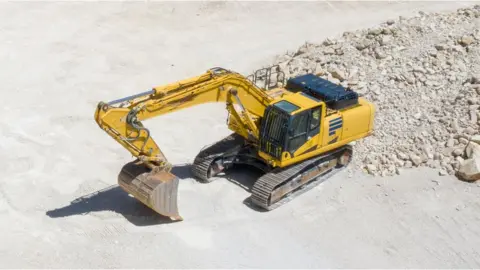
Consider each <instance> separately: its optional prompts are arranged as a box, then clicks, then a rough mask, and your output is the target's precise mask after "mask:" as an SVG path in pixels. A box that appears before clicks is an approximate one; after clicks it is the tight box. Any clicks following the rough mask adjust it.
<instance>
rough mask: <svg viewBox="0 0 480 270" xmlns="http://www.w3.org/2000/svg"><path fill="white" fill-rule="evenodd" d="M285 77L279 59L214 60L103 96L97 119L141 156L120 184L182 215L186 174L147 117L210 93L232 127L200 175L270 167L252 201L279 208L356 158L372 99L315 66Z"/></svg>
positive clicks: (208, 98) (162, 210)
mask: <svg viewBox="0 0 480 270" xmlns="http://www.w3.org/2000/svg"><path fill="white" fill-rule="evenodd" d="M284 77H285V76H284V74H283V73H282V72H280V71H279V67H278V66H273V67H270V68H265V69H261V70H259V71H257V72H255V73H254V74H253V75H251V76H249V77H244V76H242V75H240V74H238V73H235V72H232V71H229V70H226V69H223V68H213V69H210V70H208V71H207V72H206V73H204V74H202V75H200V76H196V77H193V78H189V79H186V80H182V81H179V82H176V83H173V84H168V85H164V86H159V87H154V88H153V89H151V90H149V91H146V92H143V93H140V94H137V95H133V96H130V97H126V98H121V99H118V100H115V101H112V102H108V103H105V102H100V103H99V104H98V106H97V109H96V112H95V121H96V122H97V124H98V125H99V126H100V127H101V128H102V129H103V130H104V131H105V132H106V133H107V134H109V135H110V136H111V137H112V138H113V139H115V140H116V141H117V142H118V143H120V144H121V145H122V146H123V147H124V148H126V149H127V150H128V151H129V152H130V153H131V154H132V155H133V156H134V157H136V160H135V161H134V162H130V163H128V164H126V165H125V166H124V167H123V168H122V170H121V172H120V174H119V176H118V183H119V185H120V187H121V188H122V189H123V190H125V191H126V192H128V193H129V194H131V195H132V196H134V197H135V198H136V199H138V200H139V201H140V202H142V203H143V204H145V205H146V206H148V207H150V208H151V209H153V210H154V211H156V212H157V213H159V214H161V215H164V216H168V217H170V218H171V219H173V220H183V218H182V217H181V216H180V214H179V211H178V205H177V193H178V185H179V181H178V178H177V177H176V176H175V175H174V174H172V173H171V172H170V170H171V167H172V165H171V164H170V163H169V162H168V161H167V158H166V157H165V155H164V154H163V153H162V151H161V150H160V148H159V147H158V145H157V144H156V142H155V141H154V140H153V137H152V135H151V134H150V131H149V130H148V129H147V128H146V127H144V126H143V124H142V122H141V121H142V120H145V119H149V118H153V117H156V116H160V115H163V114H167V113H171V112H174V111H178V110H181V109H186V108H188V107H192V106H195V105H199V104H203V103H210V102H223V103H225V104H226V108H227V111H228V112H229V117H228V121H227V125H228V128H229V129H230V130H231V131H232V134H231V135H230V136H228V137H226V138H224V139H223V140H221V141H219V142H216V143H214V144H212V145H211V146H208V147H206V148H204V149H202V150H201V151H200V153H198V155H197V156H196V157H195V159H194V162H193V164H192V166H191V171H192V175H193V176H194V177H195V178H196V179H197V180H199V181H202V182H210V181H212V179H214V176H215V175H217V174H218V173H220V172H225V173H226V172H228V170H229V168H231V167H233V166H236V165H238V164H247V165H250V166H252V167H255V168H257V169H260V170H261V171H263V175H262V176H261V177H260V178H259V179H257V180H256V181H255V183H253V187H252V196H251V202H252V203H253V204H254V205H256V206H258V207H260V208H263V209H266V210H271V209H274V208H276V207H278V206H279V205H281V204H283V203H285V202H286V201H289V200H291V199H292V198H293V197H295V196H297V195H299V194H301V193H303V192H305V191H306V190H309V189H310V188H312V187H313V186H315V185H317V184H319V183H320V182H322V181H324V180H325V179H327V178H328V177H329V176H331V175H333V174H334V173H336V172H338V171H339V170H341V169H342V168H344V167H345V166H347V165H348V164H349V162H350V160H351V158H352V154H353V149H352V147H351V146H350V145H349V143H350V142H353V141H355V140H358V139H361V138H364V137H366V136H369V135H370V134H372V132H373V119H374V117H373V116H374V111H375V109H374V107H373V105H372V104H371V103H370V102H368V101H367V100H365V99H364V98H362V97H359V96H358V95H357V93H356V92H354V91H353V90H351V89H345V88H343V87H342V86H340V85H336V84H333V83H331V82H329V81H327V80H325V79H322V78H320V77H318V76H316V75H314V74H306V75H302V76H297V77H295V78H290V79H288V80H285V78H284ZM260 81H261V82H263V83H264V85H263V87H260V86H258V84H259V82H260Z"/></svg>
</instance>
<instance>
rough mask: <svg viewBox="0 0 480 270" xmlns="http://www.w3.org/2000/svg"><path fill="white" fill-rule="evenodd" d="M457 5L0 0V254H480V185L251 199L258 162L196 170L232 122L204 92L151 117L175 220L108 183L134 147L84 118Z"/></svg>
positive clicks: (391, 182)
mask: <svg viewBox="0 0 480 270" xmlns="http://www.w3.org/2000/svg"><path fill="white" fill-rule="evenodd" d="M467 4H468V5H470V4H472V3H460V2H454V1H450V2H404V3H401V2H359V1H356V2H344V3H340V2H296V3H295V2H291V3H289V2H282V3H280V2H268V3H267V2H265V3H262V2H250V3H246V2H238V3H213V2H209V3H199V2H195V3H160V2H157V3H133V2H132V3H113V2H103V3H46V2H45V3H39V2H24V3H5V2H4V3H1V4H0V33H1V35H0V60H1V63H2V64H1V66H0V67H1V72H0V81H1V82H2V90H1V91H2V97H1V98H0V104H1V106H0V110H1V117H0V121H1V125H0V136H1V140H0V159H1V161H2V162H1V163H0V164H1V165H0V169H1V171H2V173H3V175H4V177H2V178H1V180H0V221H1V222H0V240H1V243H2V244H1V245H0V262H1V263H0V266H1V267H5V268H12V267H15V268H112V267H121V268H128V267H130V268H143V267H154V268H165V267H169V268H182V267H183V268H186V267H189V268H197V267H208V268H217V267H223V268H227V267H228V268H252V267H269V268H272V267H275V268H310V267H315V268H319V267H351V268H352V267H353V268H358V267H366V268H373V267H375V268H392V267H395V268H402V267H415V268H429V267H430V268H438V267H447V268H478V267H480V256H479V254H478V243H480V226H479V219H478V211H479V210H480V205H479V203H478V196H479V191H480V187H479V185H478V184H469V183H464V182H460V181H458V180H457V179H456V178H455V177H453V176H445V177H439V176H438V173H437V172H436V171H434V170H429V169H427V168H420V169H412V170H409V171H407V172H405V173H403V174H402V175H397V176H392V177H386V178H375V177H371V176H367V175H365V174H363V173H361V172H358V173H355V174H353V176H352V177H351V178H349V177H348V175H347V173H340V174H338V175H337V176H336V177H334V178H332V179H331V180H330V181H329V182H326V183H325V184H323V185H321V186H319V187H317V188H316V189H314V190H312V191H310V192H309V193H306V194H304V195H302V196H301V197H299V198H297V199H296V200H295V201H292V202H290V203H289V204H286V205H284V206H283V207H281V208H279V209H277V210H275V211H273V212H268V213H260V212H256V211H254V210H252V209H250V208H249V207H248V206H246V205H244V204H243V200H244V199H245V198H247V197H248V195H249V194H248V192H247V191H246V190H245V189H243V188H242V187H240V186H238V185H236V184H234V183H233V182H235V181H237V182H238V181H239V182H242V183H245V182H248V180H251V179H253V177H255V174H253V173H249V172H246V171H238V172H236V173H235V174H234V175H232V179H233V180H230V181H229V180H228V179H219V180H218V181H216V182H213V183H211V184H208V185H202V184H198V183H196V182H195V181H194V180H192V179H191V178H190V175H189V173H188V163H189V162H191V161H192V159H193V158H194V156H195V154H196V153H197V152H198V151H199V150H200V148H202V146H204V145H205V144H209V143H212V142H214V141H216V140H217V139H220V138H221V137H223V136H225V135H226V134H228V133H229V131H228V130H227V128H226V126H225V125H224V123H225V115H226V113H225V110H224V105H222V104H217V105H205V106H199V107H196V108H192V109H189V110H185V111H181V112H178V113H174V114H171V115H167V116H165V117H160V118H158V119H152V120H149V121H147V122H145V124H146V125H147V126H148V127H150V128H151V131H152V132H153V136H154V137H155V139H156V140H157V142H158V143H159V144H160V145H161V147H162V150H164V152H165V154H166V155H167V156H168V157H169V159H170V161H171V162H172V163H173V164H177V165H178V166H177V167H176V168H175V169H174V172H175V173H177V175H179V176H180V177H181V178H182V181H181V183H180V190H179V197H180V198H179V207H180V211H181V214H182V216H183V217H184V218H185V220H184V221H183V222H179V223H168V222H166V221H165V220H164V219H160V218H156V217H155V216H154V215H153V213H152V212H150V211H149V210H148V209H145V207H143V206H142V205H141V204H139V203H137V202H135V201H134V200H133V199H131V198H130V197H128V196H126V195H125V193H123V192H122V191H121V190H120V189H119V188H118V187H116V177H117V174H118V172H119V170H120V168H121V166H122V165H123V164H124V163H126V162H128V161H130V160H131V159H132V158H131V156H130V155H129V153H128V152H127V151H126V150H124V149H123V148H122V147H121V146H120V145H118V144H117V143H115V142H114V141H113V140H112V139H111V138H109V137H108V136H107V135H106V134H105V133H104V132H103V131H101V130H100V129H99V128H98V126H97V125H96V123H95V122H94V120H93V113H94V109H95V105H96V104H97V102H99V101H101V100H104V101H108V100H111V99H116V98H119V97H123V96H127V95H130V94H134V93H137V92H141V91H144V90H147V89H149V88H150V87H151V86H153V85H157V84H165V83H169V82H173V81H175V80H178V79H182V78H186V77H189V76H195V75H197V74H199V73H202V72H204V71H205V70H206V69H208V68H210V67H214V66H222V67H225V68H230V69H234V70H236V71H239V72H242V73H244V74H245V75H247V74H248V73H249V72H250V71H253V70H254V69H255V68H257V67H259V66H261V65H263V64H265V63H268V62H270V61H272V59H273V58H274V56H275V55H277V54H282V53H283V52H285V51H287V50H291V51H292V50H296V49H297V47H298V46H300V45H302V44H303V43H304V42H305V41H312V42H320V41H322V40H323V39H324V38H326V37H329V36H335V35H340V34H341V33H342V32H343V31H346V30H354V29H358V28H364V27H369V26H371V25H374V24H377V23H380V22H383V21H385V20H387V19H391V18H397V17H398V16H399V15H403V16H409V15H414V14H415V12H416V11H418V10H423V11H442V10H446V11H450V10H454V9H456V8H458V7H462V6H465V5H467ZM182 164H185V165H182ZM75 200H76V201H75Z"/></svg>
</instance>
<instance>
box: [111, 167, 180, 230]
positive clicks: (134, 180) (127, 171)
mask: <svg viewBox="0 0 480 270" xmlns="http://www.w3.org/2000/svg"><path fill="white" fill-rule="evenodd" d="M118 184H119V186H120V187H121V188H122V189H123V190H124V191H125V192H127V193H129V194H131V195H132V196H133V197H134V198H135V199H137V200H139V201H140V202H142V203H143V204H145V205H146V206H148V207H150V208H151V209H152V210H154V211H155V212H157V213H159V214H160V215H163V216H167V217H170V219H172V220H177V221H180V220H183V218H182V217H181V216H180V215H179V213H178V205H177V192H178V178H177V177H176V176H175V175H173V174H171V173H170V172H167V171H159V172H153V171H151V170H150V169H149V168H147V167H145V166H144V165H143V164H141V163H136V162H130V163H127V164H126V165H125V166H124V167H123V168H122V170H121V172H120V174H119V175H118Z"/></svg>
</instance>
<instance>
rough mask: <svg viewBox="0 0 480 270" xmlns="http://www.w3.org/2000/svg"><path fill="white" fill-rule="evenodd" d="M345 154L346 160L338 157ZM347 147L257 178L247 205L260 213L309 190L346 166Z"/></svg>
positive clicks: (349, 159)
mask: <svg viewBox="0 0 480 270" xmlns="http://www.w3.org/2000/svg"><path fill="white" fill-rule="evenodd" d="M344 154H346V156H345V157H347V159H346V160H342V162H341V163H339V162H338V161H339V158H340V157H341V156H342V155H344ZM351 157H352V148H351V146H348V145H347V146H344V147H341V148H339V149H336V150H334V151H333V152H330V153H327V154H325V155H322V156H320V157H315V158H312V159H309V160H306V161H304V162H301V163H299V164H296V165H292V166H291V167H288V168H278V169H274V170H273V171H271V172H269V173H266V174H265V175H263V176H262V177H260V178H259V179H258V180H257V181H256V182H255V184H254V186H253V188H252V195H251V202H252V203H253V204H254V205H255V206H257V207H259V208H262V209H264V210H273V209H275V208H277V207H279V206H280V205H283V204H285V203H287V202H288V201H290V200H292V199H293V198H295V197H297V196H299V195H300V194H302V193H304V192H306V191H308V190H310V189H312V188H313V187H315V186H317V185H318V184H320V183H321V182H323V181H325V180H326V179H328V178H330V177H331V176H333V175H334V174H336V173H338V172H339V171H341V170H342V169H343V168H344V167H345V166H347V165H348V164H349V163H350V161H351Z"/></svg>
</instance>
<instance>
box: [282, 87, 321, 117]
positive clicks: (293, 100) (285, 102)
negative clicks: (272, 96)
mask: <svg viewBox="0 0 480 270" xmlns="http://www.w3.org/2000/svg"><path fill="white" fill-rule="evenodd" d="M320 104H323V102H322V101H320V100H318V99H316V98H314V97H312V96H310V95H308V94H305V93H303V92H297V93H294V94H289V95H285V96H283V97H282V99H281V100H280V101H278V102H275V103H274V104H273V105H274V106H275V107H277V108H279V109H281V110H283V111H285V112H287V113H288V114H297V113H299V112H301V111H304V110H307V109H311V108H313V107H316V106H318V105H320Z"/></svg>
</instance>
